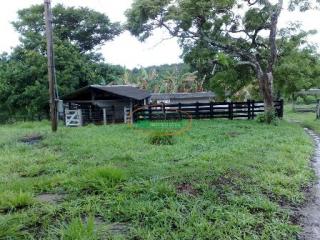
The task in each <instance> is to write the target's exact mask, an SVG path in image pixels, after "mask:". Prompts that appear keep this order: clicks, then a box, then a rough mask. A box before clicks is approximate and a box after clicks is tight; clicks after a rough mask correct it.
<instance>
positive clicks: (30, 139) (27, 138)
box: [20, 134, 43, 145]
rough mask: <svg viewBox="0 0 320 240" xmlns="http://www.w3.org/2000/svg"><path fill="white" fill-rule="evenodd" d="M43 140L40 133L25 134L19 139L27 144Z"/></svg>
mask: <svg viewBox="0 0 320 240" xmlns="http://www.w3.org/2000/svg"><path fill="white" fill-rule="evenodd" d="M42 140H43V136H42V135H40V134H31V135H27V136H24V137H23V138H21V139H20V142H23V143H26V144H29V145H33V144H36V143H39V142H41V141H42Z"/></svg>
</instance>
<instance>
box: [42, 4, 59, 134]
mask: <svg viewBox="0 0 320 240" xmlns="http://www.w3.org/2000/svg"><path fill="white" fill-rule="evenodd" d="M44 9H45V20H46V35H47V57H48V78H49V98H50V99H49V103H50V118H51V128H52V131H53V132H56V131H57V130H58V113H57V99H56V91H55V84H56V79H55V66H54V54H53V37H52V11H51V2H50V0H44Z"/></svg>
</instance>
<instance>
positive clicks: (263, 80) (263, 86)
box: [258, 72, 275, 123]
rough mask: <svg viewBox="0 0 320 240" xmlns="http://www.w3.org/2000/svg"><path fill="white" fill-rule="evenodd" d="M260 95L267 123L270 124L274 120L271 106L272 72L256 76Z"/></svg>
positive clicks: (272, 106)
mask: <svg viewBox="0 0 320 240" xmlns="http://www.w3.org/2000/svg"><path fill="white" fill-rule="evenodd" d="M258 80H259V88H260V94H261V97H262V98H263V101H264V111H265V115H266V121H267V123H271V122H272V119H273V118H274V114H275V112H274V105H273V74H272V72H264V73H262V72H260V74H258Z"/></svg>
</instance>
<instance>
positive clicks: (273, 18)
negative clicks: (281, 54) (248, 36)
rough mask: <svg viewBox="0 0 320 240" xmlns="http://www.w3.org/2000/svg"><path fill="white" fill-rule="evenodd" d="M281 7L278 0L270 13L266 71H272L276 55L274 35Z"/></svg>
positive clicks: (281, 2)
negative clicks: (268, 50)
mask: <svg viewBox="0 0 320 240" xmlns="http://www.w3.org/2000/svg"><path fill="white" fill-rule="evenodd" d="M282 7H283V0H279V1H278V4H277V7H276V8H275V10H274V11H273V13H272V15H271V24H270V25H271V26H270V36H269V45H270V52H271V54H270V58H269V61H268V68H267V69H268V72H272V70H273V66H274V64H275V62H276V60H277V55H278V49H277V43H276V36H277V30H278V19H279V16H280V14H281V11H282Z"/></svg>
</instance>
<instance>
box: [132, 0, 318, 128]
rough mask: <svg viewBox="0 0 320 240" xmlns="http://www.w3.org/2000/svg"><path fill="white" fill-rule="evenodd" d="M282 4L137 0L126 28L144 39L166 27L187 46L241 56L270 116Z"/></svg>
mask: <svg viewBox="0 0 320 240" xmlns="http://www.w3.org/2000/svg"><path fill="white" fill-rule="evenodd" d="M274 2H275V3H274ZM288 7H289V9H290V10H294V9H295V8H296V7H299V9H300V10H302V11H304V10H307V9H310V8H311V7H312V6H311V1H308V0H302V1H297V0H291V1H290V3H289V5H288ZM283 8H284V1H283V0H278V1H269V0H198V1H194V0H156V1H155V0H135V1H134V3H133V5H132V8H131V9H130V10H128V11H127V13H126V15H127V18H128V24H127V28H128V29H129V30H130V31H131V33H132V34H133V35H135V36H137V37H139V39H140V40H142V41H143V40H145V39H146V38H148V37H149V36H150V35H151V34H152V31H153V30H154V29H156V28H165V29H167V30H168V32H169V33H170V34H171V35H172V36H175V37H178V38H179V39H180V43H181V46H182V47H184V48H189V49H190V48H192V47H193V46H198V45H199V43H201V44H204V45H205V46H206V47H207V48H208V49H210V50H213V51H214V52H217V53H219V54H221V53H223V54H225V55H228V56H231V57H232V58H235V59H237V64H238V65H248V66H250V67H251V68H252V69H253V70H254V72H255V75H256V78H257V79H258V81H259V89H260V94H261V96H262V98H263V99H264V103H265V111H266V113H267V114H266V115H267V116H272V114H270V113H271V112H273V111H274V109H273V69H274V66H275V63H276V60H277V56H278V51H277V41H276V37H277V31H278V20H279V17H280V14H281V12H282V10H283ZM266 36H268V37H267V38H266ZM213 60H214V59H213ZM267 121H268V122H270V121H271V119H267Z"/></svg>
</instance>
